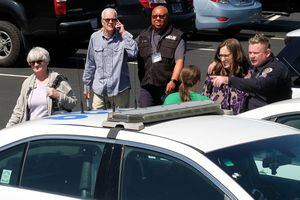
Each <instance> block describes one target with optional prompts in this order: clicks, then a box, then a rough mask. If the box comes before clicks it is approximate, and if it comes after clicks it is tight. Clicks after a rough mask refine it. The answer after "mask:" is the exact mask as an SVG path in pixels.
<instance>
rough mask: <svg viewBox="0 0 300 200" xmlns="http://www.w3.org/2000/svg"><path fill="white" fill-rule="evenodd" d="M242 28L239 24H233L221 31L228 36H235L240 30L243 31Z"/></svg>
mask: <svg viewBox="0 0 300 200" xmlns="http://www.w3.org/2000/svg"><path fill="white" fill-rule="evenodd" d="M241 30H242V28H241V27H238V26H232V27H227V28H222V29H219V32H220V33H222V34H223V35H225V36H227V37H233V36H235V35H237V34H238V33H239V32H241Z"/></svg>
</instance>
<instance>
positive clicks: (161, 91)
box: [139, 85, 166, 108]
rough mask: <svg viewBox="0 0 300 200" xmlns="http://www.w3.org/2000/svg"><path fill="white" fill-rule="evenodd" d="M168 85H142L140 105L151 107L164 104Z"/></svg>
mask: <svg viewBox="0 0 300 200" xmlns="http://www.w3.org/2000/svg"><path fill="white" fill-rule="evenodd" d="M165 91H166V87H158V86H154V85H146V86H142V87H141V89H140V97H139V107H142V108H143V107H149V106H156V105H161V104H163V101H164V99H165V96H166V94H165Z"/></svg>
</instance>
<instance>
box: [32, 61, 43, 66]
mask: <svg viewBox="0 0 300 200" xmlns="http://www.w3.org/2000/svg"><path fill="white" fill-rule="evenodd" d="M42 62H44V61H43V60H35V61H30V62H29V64H30V65H34V64H35V63H36V64H38V65H40V64H42Z"/></svg>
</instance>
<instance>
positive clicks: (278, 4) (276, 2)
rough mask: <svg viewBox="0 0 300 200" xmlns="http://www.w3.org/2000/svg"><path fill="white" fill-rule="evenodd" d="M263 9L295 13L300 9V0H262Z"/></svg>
mask: <svg viewBox="0 0 300 200" xmlns="http://www.w3.org/2000/svg"><path fill="white" fill-rule="evenodd" d="M261 4H262V9H263V11H271V12H286V13H293V12H299V11H300V2H299V0H288V1H282V0H261Z"/></svg>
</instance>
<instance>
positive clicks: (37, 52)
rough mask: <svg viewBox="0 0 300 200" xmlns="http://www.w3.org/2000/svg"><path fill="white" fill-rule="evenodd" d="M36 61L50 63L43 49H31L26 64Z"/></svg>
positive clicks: (48, 56) (47, 53)
mask: <svg viewBox="0 0 300 200" xmlns="http://www.w3.org/2000/svg"><path fill="white" fill-rule="evenodd" d="M37 60H43V61H45V62H47V63H49V62H50V55H49V52H48V51H47V50H46V49H44V48H43V47H33V48H32V49H31V50H30V51H29V53H28V55H27V62H28V63H30V62H33V61H37Z"/></svg>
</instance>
